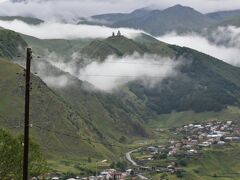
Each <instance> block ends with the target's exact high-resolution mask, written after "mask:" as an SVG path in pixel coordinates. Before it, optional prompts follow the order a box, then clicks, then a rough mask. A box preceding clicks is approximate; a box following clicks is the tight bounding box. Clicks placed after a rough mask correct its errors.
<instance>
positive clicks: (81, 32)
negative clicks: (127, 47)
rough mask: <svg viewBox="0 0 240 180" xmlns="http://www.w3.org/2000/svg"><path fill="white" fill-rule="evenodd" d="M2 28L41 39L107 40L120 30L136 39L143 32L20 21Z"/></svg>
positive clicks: (1, 23)
mask: <svg viewBox="0 0 240 180" xmlns="http://www.w3.org/2000/svg"><path fill="white" fill-rule="evenodd" d="M0 27H3V28H5V29H10V30H13V31H16V32H18V33H22V34H26V35H29V36H34V37H37V38H40V39H76V38H106V37H108V36H111V35H112V32H113V31H115V32H116V31H117V30H120V31H122V33H123V34H124V36H126V37H129V38H134V37H135V36H137V35H138V34H139V33H141V32H142V31H140V30H133V29H128V28H118V29H114V28H108V27H105V26H91V25H74V24H63V23H50V22H45V23H42V24H40V25H29V24H27V23H24V22H22V21H19V20H14V21H0Z"/></svg>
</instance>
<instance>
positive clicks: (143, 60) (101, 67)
mask: <svg viewBox="0 0 240 180" xmlns="http://www.w3.org/2000/svg"><path fill="white" fill-rule="evenodd" d="M51 64H52V65H53V66H55V67H57V68H59V69H61V70H62V71H65V72H68V73H70V74H71V75H73V76H75V77H77V78H78V79H80V80H82V81H87V82H89V83H91V84H92V85H94V86H95V87H96V88H97V89H98V90H102V91H106V92H112V91H113V90H116V89H118V88H119V87H122V86H124V85H125V84H127V83H129V82H133V81H136V80H138V81H140V82H141V83H142V84H143V85H144V86H147V87H148V88H151V87H154V86H155V85H156V83H157V84H159V83H161V81H162V80H163V79H165V78H167V77H173V76H176V75H177V74H178V70H177V69H178V67H179V66H180V65H181V64H182V61H180V60H179V61H177V60H173V59H170V58H163V57H160V56H158V55H149V54H145V55H139V54H137V53H135V54H133V55H127V56H124V57H116V56H109V57H108V58H107V59H106V60H105V61H104V62H98V61H93V60H92V62H91V63H90V64H88V65H86V66H85V67H83V68H79V69H76V67H77V66H76V63H75V62H74V61H71V62H68V63H64V62H57V61H51Z"/></svg>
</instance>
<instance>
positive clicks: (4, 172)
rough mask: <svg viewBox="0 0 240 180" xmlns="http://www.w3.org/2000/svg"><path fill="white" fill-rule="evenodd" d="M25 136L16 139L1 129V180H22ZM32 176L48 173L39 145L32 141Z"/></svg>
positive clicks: (30, 168) (30, 159)
mask: <svg viewBox="0 0 240 180" xmlns="http://www.w3.org/2000/svg"><path fill="white" fill-rule="evenodd" d="M22 142H23V136H18V137H14V136H12V135H11V134H10V132H8V131H6V130H4V129H0V179H1V180H8V179H21V178H22V164H23V161H22V160H23V144H22ZM29 163H30V164H29V172H30V176H31V177H34V176H39V175H42V174H44V173H46V172H47V169H48V168H47V163H46V161H45V159H44V158H43V155H42V153H41V151H40V147H39V145H38V144H36V143H35V142H33V141H32V140H30V152H29Z"/></svg>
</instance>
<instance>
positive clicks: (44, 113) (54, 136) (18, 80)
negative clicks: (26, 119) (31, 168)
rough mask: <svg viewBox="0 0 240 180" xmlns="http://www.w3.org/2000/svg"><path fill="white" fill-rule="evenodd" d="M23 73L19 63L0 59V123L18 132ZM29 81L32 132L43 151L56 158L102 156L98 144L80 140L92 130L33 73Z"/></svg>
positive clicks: (22, 105) (22, 100) (20, 119)
mask: <svg viewBox="0 0 240 180" xmlns="http://www.w3.org/2000/svg"><path fill="white" fill-rule="evenodd" d="M16 73H18V74H16ZM22 74H23V69H22V68H20V67H19V66H17V65H14V64H11V63H10V62H7V61H5V60H1V61H0V89H1V94H0V99H1V103H0V119H1V121H0V123H1V126H2V127H5V128H8V129H11V130H13V131H14V132H17V133H20V132H22V127H23V112H24V87H23V84H24V77H23V76H22ZM32 84H33V85H32V88H33V90H32V91H31V97H32V98H31V112H30V119H31V124H32V125H33V127H32V129H31V135H32V137H34V138H36V139H37V140H38V142H39V143H40V144H41V145H42V148H43V150H44V151H45V152H46V153H47V154H48V155H51V156H56V157H58V156H60V155H63V154H65V155H67V156H69V157H71V156H72V157H75V156H79V157H81V156H83V155H84V156H86V155H89V156H90V155H91V156H98V155H101V151H98V150H97V149H95V148H94V147H95V146H99V144H89V142H88V141H82V140H81V138H82V139H86V138H90V139H91V136H94V132H92V131H91V130H89V128H88V126H87V125H86V123H85V122H84V120H82V118H81V117H79V115H78V114H77V113H75V112H74V110H73V109H72V108H71V107H70V106H68V105H67V104H66V103H65V102H64V101H63V99H62V98H61V97H59V96H58V95H56V94H55V93H54V92H53V91H52V90H50V89H49V88H48V87H47V86H46V84H45V83H43V82H42V81H41V80H40V79H39V78H37V77H35V76H33V78H32ZM57 132H61V133H63V134H58V133H57ZM64 133H65V134H67V135H68V136H66V135H64ZM71 136H73V137H71ZM74 137H79V139H77V138H74ZM90 139H89V141H91V140H90ZM71 147H72V148H71ZM102 148H103V147H102ZM72 149H74V151H73V150H72ZM94 149H95V150H94ZM104 151H105V152H106V153H107V150H104V148H103V153H104ZM102 155H104V154H102ZM108 155H110V153H108Z"/></svg>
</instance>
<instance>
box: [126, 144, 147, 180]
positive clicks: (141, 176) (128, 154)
mask: <svg viewBox="0 0 240 180" xmlns="http://www.w3.org/2000/svg"><path fill="white" fill-rule="evenodd" d="M139 149H140V148H138V149H135V150H132V151H129V152H127V153H126V159H127V160H128V161H129V162H130V163H131V164H132V165H133V166H135V167H141V166H140V165H139V164H137V162H135V161H134V160H133V159H132V157H131V154H132V153H134V152H137V151H138V150H139ZM137 176H138V177H139V178H140V179H142V180H147V179H148V178H146V177H145V176H143V175H141V174H137Z"/></svg>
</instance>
